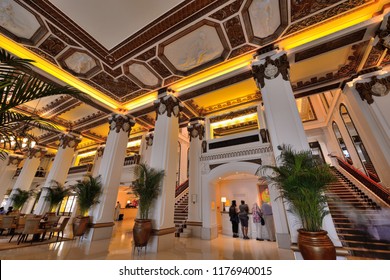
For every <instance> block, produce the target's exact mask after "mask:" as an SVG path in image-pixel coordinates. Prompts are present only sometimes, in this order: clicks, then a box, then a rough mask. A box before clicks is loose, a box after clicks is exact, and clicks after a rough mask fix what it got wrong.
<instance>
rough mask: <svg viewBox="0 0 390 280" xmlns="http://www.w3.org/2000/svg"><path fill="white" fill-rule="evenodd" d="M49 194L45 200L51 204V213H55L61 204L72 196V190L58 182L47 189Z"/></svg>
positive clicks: (54, 181)
mask: <svg viewBox="0 0 390 280" xmlns="http://www.w3.org/2000/svg"><path fill="white" fill-rule="evenodd" d="M46 189H47V193H46V196H45V200H46V201H48V202H49V204H50V211H51V212H54V211H55V210H56V208H57V206H58V204H60V202H61V201H62V200H63V199H64V198H65V197H66V196H68V195H69V194H70V190H71V189H70V188H66V187H64V185H63V184H61V183H59V182H58V181H56V180H52V181H51V186H50V187H48V188H46Z"/></svg>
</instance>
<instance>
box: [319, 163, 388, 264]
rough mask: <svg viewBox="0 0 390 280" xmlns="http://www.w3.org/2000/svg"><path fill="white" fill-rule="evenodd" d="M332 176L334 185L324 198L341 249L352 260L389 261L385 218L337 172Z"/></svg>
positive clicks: (371, 202) (379, 209) (374, 204)
mask: <svg viewBox="0 0 390 280" xmlns="http://www.w3.org/2000/svg"><path fill="white" fill-rule="evenodd" d="M333 172H334V174H335V175H336V176H337V181H336V182H334V183H332V184H330V185H329V188H328V190H327V192H326V195H327V199H328V205H329V209H330V213H331V215H332V218H333V221H334V224H335V227H336V231H337V233H338V236H339V238H340V241H341V242H342V244H343V247H344V248H345V249H346V250H348V251H349V252H350V254H351V256H352V258H354V257H355V258H362V259H365V258H368V259H390V238H389V235H390V217H389V215H387V216H386V215H384V213H383V211H381V210H382V209H381V207H380V206H379V205H378V204H377V203H376V202H374V201H373V200H372V199H370V198H369V197H368V196H367V195H366V194H365V193H364V192H363V191H362V190H360V189H359V188H358V187H357V186H355V185H354V184H353V183H352V182H351V181H349V180H348V179H347V178H346V177H345V176H344V175H343V174H342V173H340V172H339V171H338V170H337V169H335V168H333ZM387 210H389V209H387ZM389 211H390V210H389ZM386 213H387V214H388V213H389V212H386ZM385 235H387V237H386V236H385Z"/></svg>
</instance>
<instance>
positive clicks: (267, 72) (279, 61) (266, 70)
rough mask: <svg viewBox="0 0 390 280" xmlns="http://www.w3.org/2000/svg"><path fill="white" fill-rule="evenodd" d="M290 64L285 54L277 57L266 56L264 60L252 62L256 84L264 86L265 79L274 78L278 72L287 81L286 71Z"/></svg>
mask: <svg viewBox="0 0 390 280" xmlns="http://www.w3.org/2000/svg"><path fill="white" fill-rule="evenodd" d="M289 68H290V64H289V62H288V59H287V54H283V55H281V56H280V57H278V58H275V59H272V58H271V56H267V57H266V58H265V61H264V63H263V61H261V62H259V63H257V62H254V63H252V75H253V78H254V79H255V80H256V82H257V84H258V85H260V87H261V88H263V87H264V86H265V81H264V78H265V79H268V80H272V79H275V78H276V77H277V76H278V75H279V74H281V75H282V77H283V80H285V81H288V80H289V77H288V71H289Z"/></svg>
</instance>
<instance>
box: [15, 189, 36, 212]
mask: <svg viewBox="0 0 390 280" xmlns="http://www.w3.org/2000/svg"><path fill="white" fill-rule="evenodd" d="M31 195H32V192H31V191H24V190H21V189H20V188H17V189H15V192H14V194H13V195H12V196H11V199H12V207H13V209H14V210H15V211H20V210H21V209H22V207H23V205H24V204H25V203H26V201H27V200H28V199H29V198H30V196H31Z"/></svg>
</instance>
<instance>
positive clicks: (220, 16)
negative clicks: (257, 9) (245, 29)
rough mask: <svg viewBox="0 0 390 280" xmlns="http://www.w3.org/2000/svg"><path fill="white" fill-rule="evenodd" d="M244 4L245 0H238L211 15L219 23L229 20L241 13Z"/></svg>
mask: <svg viewBox="0 0 390 280" xmlns="http://www.w3.org/2000/svg"><path fill="white" fill-rule="evenodd" d="M242 2H244V0H236V1H234V2H233V3H231V4H229V5H227V6H225V7H224V8H222V9H220V10H218V11H217V12H215V13H213V14H211V15H210V17H211V18H213V19H216V20H219V21H222V20H224V19H227V18H228V17H230V16H232V15H234V14H235V13H238V12H239V10H240V8H241V5H242Z"/></svg>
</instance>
